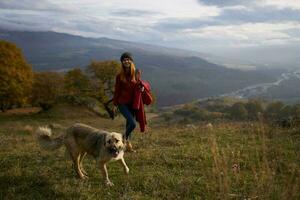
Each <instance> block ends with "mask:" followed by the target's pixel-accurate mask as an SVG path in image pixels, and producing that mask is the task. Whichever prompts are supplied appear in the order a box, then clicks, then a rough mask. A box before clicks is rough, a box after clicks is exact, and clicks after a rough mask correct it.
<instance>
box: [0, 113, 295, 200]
mask: <svg viewBox="0 0 300 200" xmlns="http://www.w3.org/2000/svg"><path fill="white" fill-rule="evenodd" d="M59 109H62V108H59ZM59 109H57V110H54V111H52V112H50V113H48V114H34V115H31V116H1V115H0V169H1V170H0V199H299V198H300V184H299V183H300V151H299V150H300V129H278V128H272V127H268V126H267V125H265V124H263V123H255V124H252V123H234V122H232V123H229V122H227V123H218V124H214V127H213V129H210V130H208V129H207V128H205V126H204V125H201V124H195V126H194V127H192V128H187V127H182V126H179V125H178V126H177V125H172V126H171V125H168V126H163V125H161V126H155V124H151V121H150V126H151V127H152V128H151V129H150V130H149V133H148V134H147V135H145V134H141V133H139V132H138V129H137V130H136V132H135V133H134V137H133V145H134V147H135V148H136V149H137V152H136V153H127V154H125V160H126V162H127V165H128V166H129V168H130V174H129V175H125V174H124V173H123V170H122V168H121V165H120V164H119V163H110V164H108V171H109V176H110V179H111V181H112V182H113V183H114V184H115V186H114V187H111V188H107V187H105V186H104V184H103V178H102V176H101V173H100V170H99V169H98V168H97V166H96V163H95V161H94V160H93V159H92V158H89V157H87V158H86V159H85V160H84V167H85V169H86V171H87V172H88V174H89V176H90V178H89V179H88V180H84V181H82V180H79V179H77V178H76V176H75V172H74V170H73V168H72V162H71V161H70V160H69V159H68V158H66V156H65V151H64V148H61V149H59V150H57V151H54V152H47V151H44V150H42V149H40V148H39V146H38V145H37V143H36V139H35V138H36V137H35V135H34V132H32V130H34V129H35V128H36V127H38V126H42V125H47V124H50V123H53V124H59V125H61V126H62V127H67V126H69V125H71V124H72V123H74V122H82V123H86V124H89V125H91V126H94V127H98V128H102V129H106V130H110V131H113V130H114V131H119V132H122V130H123V125H124V124H123V123H124V122H123V119H122V118H121V117H119V118H117V119H116V120H114V121H112V120H109V119H103V118H99V117H95V116H93V115H91V113H89V112H86V111H84V109H83V108H76V109H75V108H73V109H68V108H64V109H62V110H61V112H60V111H59ZM71 110H72V111H71ZM62 129H63V128H57V129H54V134H55V135H58V134H59V133H61V132H63V130H62ZM234 165H235V166H237V168H236V169H233V168H232V166H234Z"/></svg>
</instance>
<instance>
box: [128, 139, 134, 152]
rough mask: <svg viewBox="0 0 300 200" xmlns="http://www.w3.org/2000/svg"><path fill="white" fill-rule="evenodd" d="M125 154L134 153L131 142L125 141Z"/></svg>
mask: <svg viewBox="0 0 300 200" xmlns="http://www.w3.org/2000/svg"><path fill="white" fill-rule="evenodd" d="M126 152H135V150H133V147H132V144H131V142H129V141H128V140H127V141H126Z"/></svg>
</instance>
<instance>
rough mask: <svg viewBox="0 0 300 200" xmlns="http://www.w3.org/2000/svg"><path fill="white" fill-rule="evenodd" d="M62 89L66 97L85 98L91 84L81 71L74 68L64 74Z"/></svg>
mask: <svg viewBox="0 0 300 200" xmlns="http://www.w3.org/2000/svg"><path fill="white" fill-rule="evenodd" d="M64 88H65V92H66V94H67V95H71V96H87V95H88V93H89V92H90V88H91V84H90V80H89V78H88V76H87V75H86V74H84V72H83V71H82V70H81V69H79V68H75V69H72V70H70V71H68V72H67V73H66V75H65V77H64Z"/></svg>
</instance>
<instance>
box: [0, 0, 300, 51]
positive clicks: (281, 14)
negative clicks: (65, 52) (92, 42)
mask: <svg viewBox="0 0 300 200" xmlns="http://www.w3.org/2000/svg"><path fill="white" fill-rule="evenodd" d="M299 8H300V6H299V3H297V1H292V0H285V1H283V0H253V1H249V0H226V1H224V0H185V1H183V0H164V1H148V0H147V1H146V0H126V1H124V0H113V1H99V0H85V1H82V0H72V1H67V0H39V1H34V0H23V1H17V0H7V1H1V2H0V28H7V29H17V30H43V31H44V30H52V31H57V32H66V33H70V34H77V35H82V36H88V37H109V38H114V39H121V40H128V41H135V42H148V43H151V44H159V45H165V46H173V47H177V48H191V49H194V50H202V49H203V50H204V51H205V50H207V49H210V48H215V47H218V48H228V47H232V46H247V45H249V46H251V45H265V44H273V43H274V44H276V43H284V44H286V43H291V42H298V38H299V35H300V33H299V28H298V27H297V26H298V25H299V23H300V13H299Z"/></svg>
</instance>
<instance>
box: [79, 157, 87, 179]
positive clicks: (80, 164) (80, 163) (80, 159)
mask: <svg viewBox="0 0 300 200" xmlns="http://www.w3.org/2000/svg"><path fill="white" fill-rule="evenodd" d="M85 155H86V152H84V153H80V155H79V167H80V170H81V172H82V173H83V175H84V176H85V177H86V178H88V176H87V173H86V171H85V170H84V168H83V166H82V160H83V158H84V157H85Z"/></svg>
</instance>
